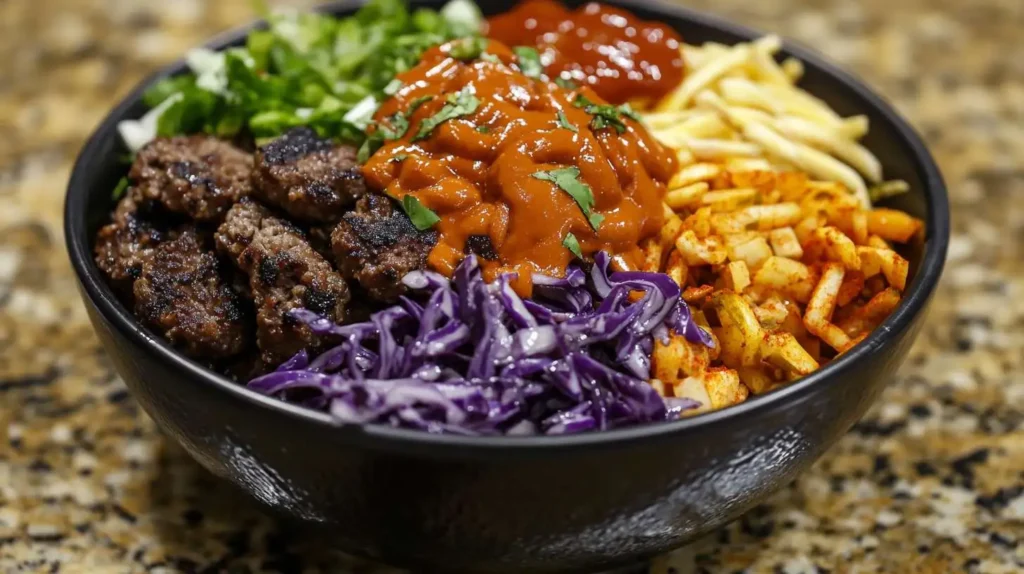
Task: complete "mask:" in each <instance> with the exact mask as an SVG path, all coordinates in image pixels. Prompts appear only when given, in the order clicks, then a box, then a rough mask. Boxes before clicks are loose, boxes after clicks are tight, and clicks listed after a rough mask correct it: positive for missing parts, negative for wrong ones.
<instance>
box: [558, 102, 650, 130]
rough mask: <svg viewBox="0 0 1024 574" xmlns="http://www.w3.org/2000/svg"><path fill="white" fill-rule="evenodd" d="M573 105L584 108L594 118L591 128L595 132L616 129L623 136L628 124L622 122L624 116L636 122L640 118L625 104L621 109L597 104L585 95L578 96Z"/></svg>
mask: <svg viewBox="0 0 1024 574" xmlns="http://www.w3.org/2000/svg"><path fill="white" fill-rule="evenodd" d="M572 105H574V106H576V107H577V108H582V109H583V111H585V112H587V113H588V114H590V115H591V116H593V119H592V120H591V121H590V127H591V128H592V129H595V130H599V129H602V128H614V129H615V131H617V132H619V133H620V134H621V133H623V132H625V131H626V124H625V123H624V122H623V121H622V116H626V117H628V118H631V119H634V120H639V117H640V116H639V115H637V113H636V112H635V111H633V108H630V107H629V105H628V104H623V105H622V106H619V107H615V106H613V105H610V104H595V103H594V102H592V101H590V100H589V99H587V97H586V96H584V95H583V94H579V95H577V96H576V99H575V100H574V101H573V103H572Z"/></svg>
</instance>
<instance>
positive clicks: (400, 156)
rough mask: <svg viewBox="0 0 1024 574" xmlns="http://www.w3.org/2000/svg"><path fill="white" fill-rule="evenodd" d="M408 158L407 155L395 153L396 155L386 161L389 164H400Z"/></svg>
mask: <svg viewBox="0 0 1024 574" xmlns="http://www.w3.org/2000/svg"><path fill="white" fill-rule="evenodd" d="M408 157H409V154H407V153H397V154H395V155H393V156H391V159H390V160H388V161H390V162H391V163H402V162H403V161H405V160H406V159H407V158H408Z"/></svg>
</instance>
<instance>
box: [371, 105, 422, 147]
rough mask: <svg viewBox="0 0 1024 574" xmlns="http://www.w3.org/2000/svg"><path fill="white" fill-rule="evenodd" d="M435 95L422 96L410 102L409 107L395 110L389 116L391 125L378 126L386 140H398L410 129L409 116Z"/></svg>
mask: <svg viewBox="0 0 1024 574" xmlns="http://www.w3.org/2000/svg"><path fill="white" fill-rule="evenodd" d="M432 98H433V96H420V97H418V98H416V99H415V100H413V101H412V102H410V103H409V107H408V108H407V109H405V110H404V111H399V112H395V113H394V114H393V115H391V116H390V117H389V118H388V123H389V124H390V126H385V125H383V124H381V125H380V126H378V129H379V130H380V132H381V134H382V135H383V136H384V139H385V140H397V139H399V138H401V137H403V136H404V135H405V132H407V131H409V116H411V115H413V114H414V113H415V112H416V110H417V109H418V108H419V107H420V106H422V105H423V104H425V103H427V102H429V101H430V100H431V99H432Z"/></svg>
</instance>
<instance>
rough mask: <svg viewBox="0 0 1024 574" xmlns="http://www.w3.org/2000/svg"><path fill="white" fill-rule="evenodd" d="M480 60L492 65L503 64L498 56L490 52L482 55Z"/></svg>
mask: <svg viewBox="0 0 1024 574" xmlns="http://www.w3.org/2000/svg"><path fill="white" fill-rule="evenodd" d="M480 59H481V60H483V61H485V62H490V63H492V64H500V63H501V58H499V57H498V56H497V54H492V53H490V52H484V53H483V54H480Z"/></svg>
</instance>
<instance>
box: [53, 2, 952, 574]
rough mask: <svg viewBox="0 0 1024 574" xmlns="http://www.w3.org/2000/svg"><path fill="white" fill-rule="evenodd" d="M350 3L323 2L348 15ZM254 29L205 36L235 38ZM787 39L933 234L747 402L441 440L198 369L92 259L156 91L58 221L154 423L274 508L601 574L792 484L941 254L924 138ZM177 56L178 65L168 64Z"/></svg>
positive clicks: (446, 563) (465, 556) (360, 549)
mask: <svg viewBox="0 0 1024 574" xmlns="http://www.w3.org/2000/svg"><path fill="white" fill-rule="evenodd" d="M613 3H614V4H620V5H622V6H624V7H626V8H627V9H629V10H632V11H634V12H635V13H637V14H638V15H640V16H641V17H643V18H648V19H656V20H661V21H664V22H666V23H668V24H670V25H672V26H674V27H675V28H676V29H678V30H679V31H680V32H681V33H682V34H683V36H684V37H685V38H686V39H687V40H688V41H689V42H692V43H699V42H704V41H711V40H713V41H718V42H723V43H734V42H738V41H745V40H750V39H752V38H755V37H757V36H758V34H756V33H755V32H753V31H751V30H747V29H745V28H741V27H739V26H736V25H733V24H729V23H726V22H722V21H719V20H716V19H714V18H711V17H708V16H706V15H703V14H698V13H694V12H691V11H689V10H686V9H684V8H678V7H669V6H661V5H656V4H654V3H651V2H642V1H639V0H634V1H621V0H620V1H618V2H613ZM418 4H425V5H434V6H437V5H439V4H440V2H422V3H418ZM493 4H494V3H491V5H490V6H489V8H491V9H495V7H494V6H493ZM356 5H357V2H352V1H348V2H341V3H337V4H333V5H330V6H328V7H326V8H325V10H327V11H329V12H334V13H339V14H343V13H347V12H350V11H351V10H353V8H354V7H355V6H356ZM244 35H245V30H241V31H237V32H234V33H231V34H229V35H227V36H225V37H223V38H220V39H219V40H217V41H215V42H213V43H212V44H210V46H212V47H215V48H221V47H224V46H228V45H235V44H239V43H241V42H242V40H243V38H244ZM786 52H787V54H788V55H792V56H796V57H797V58H799V59H800V60H802V61H803V62H804V64H805V65H806V70H807V72H806V76H805V79H804V81H803V82H802V85H803V86H804V87H805V88H806V89H808V90H810V91H811V92H812V93H814V94H816V95H817V96H819V97H821V98H823V99H824V100H826V101H827V102H828V103H829V104H831V105H832V106H833V107H834V108H835V109H836V110H837V111H839V112H840V113H843V114H858V113H859V114H865V115H867V116H868V118H869V119H870V121H871V133H870V135H869V136H868V137H867V139H866V145H867V146H868V147H869V148H870V149H872V150H873V151H874V152H875V153H876V154H877V155H878V157H880V158H881V159H882V161H883V163H884V166H885V170H886V173H887V175H888V176H889V177H893V178H901V179H904V180H906V181H908V182H909V183H910V187H911V189H912V192H911V193H910V194H907V195H905V196H902V197H900V198H899V199H898V200H897V201H896V203H895V206H896V207H899V208H901V209H905V210H906V211H908V212H910V213H912V214H914V215H916V216H917V217H920V218H923V219H924V220H925V221H926V224H927V238H926V240H925V241H924V243H923V244H922V245H920V246H918V247H917V248H916V249H912V250H911V253H910V254H909V256H910V258H911V259H912V263H913V267H912V269H913V272H914V277H913V280H912V282H911V284H910V287H909V288H908V289H907V291H906V294H905V297H904V300H903V302H902V303H901V304H900V306H899V308H898V309H897V310H896V311H895V312H894V313H893V314H892V316H891V317H889V318H888V320H886V321H885V323H884V324H883V325H882V326H881V327H879V328H878V329H877V330H876V331H875V332H874V333H872V334H871V336H870V337H868V338H867V340H866V341H864V342H863V343H861V344H860V345H857V346H856V347H855V348H854V349H853V350H851V351H850V352H849V353H847V354H846V355H844V356H843V357H841V358H840V359H839V360H837V361H834V362H833V363H831V364H829V365H828V366H826V367H825V368H823V369H821V370H819V371H817V372H815V373H814V374H812V375H811V376H809V377H806V378H804V379H802V380H800V381H798V382H796V383H794V384H792V385H790V386H788V387H786V388H783V389H780V390H777V391H774V392H771V393H768V394H766V395H763V396H759V397H755V398H752V399H751V400H749V401H747V402H745V403H743V404H741V405H739V406H736V407H732V408H729V409H725V410H722V411H718V412H714V413H709V414H704V415H700V416H697V417H694V418H689V419H684V420H680V421H676V422H671V423H663V424H655V425H649V426H643V427H638V428H631V429H626V430H617V431H611V432H604V433H595V434H585V435H579V436H562V437H534V438H467V437H458V436H435V435H431V434H426V433H420V432H415V431H407V430H397V429H392V428H385V427H365V428H363V427H355V426H347V427H339V426H338V425H336V424H333V423H332V422H331V420H330V418H328V417H327V416H326V415H324V414H320V413H315V412H309V411H306V410H303V409H301V408H298V407H295V406H291V405H287V404H284V403H282V402H279V401H277V400H275V399H271V398H267V397H264V396H261V395H258V394H256V393H254V392H251V391H248V390H246V389H245V388H243V387H242V386H239V385H237V384H234V383H232V382H230V381H228V380H227V379H225V378H224V377H222V376H220V375H218V374H216V373H214V372H211V371H209V370H206V369H204V368H203V367H201V366H200V365H198V364H196V363H194V362H192V361H190V360H189V359H187V358H185V357H183V356H182V355H180V354H179V353H177V352H176V351H175V350H174V349H172V348H171V347H170V346H169V345H168V344H166V343H165V342H164V341H163V340H161V339H159V338H157V337H155V336H153V335H152V334H151V333H149V332H147V331H146V330H145V329H143V328H141V327H140V326H139V324H138V323H137V322H136V320H135V319H134V317H133V316H132V314H131V313H130V312H129V311H128V310H127V309H125V308H124V307H123V306H122V305H121V304H120V303H119V302H118V300H117V298H116V297H115V295H114V293H113V292H112V291H111V289H110V288H109V287H108V286H107V284H106V283H105V281H104V278H103V276H102V275H101V273H100V271H99V270H98V269H97V268H96V266H95V265H94V264H93V260H92V255H91V253H92V249H91V246H92V241H93V236H94V234H95V232H96V230H97V229H98V227H99V226H100V225H101V223H102V222H103V220H104V219H105V218H107V217H108V213H109V212H110V210H111V207H112V200H111V197H110V192H111V190H112V189H113V188H114V186H115V184H116V182H117V180H118V179H119V178H120V177H121V176H122V175H123V173H124V171H125V168H124V165H123V164H122V163H121V160H120V158H121V157H122V154H123V148H122V146H121V144H120V140H119V137H118V135H117V130H116V124H117V122H118V121H120V120H122V119H126V118H135V117H138V116H139V115H141V114H142V113H143V111H144V108H143V106H142V104H141V103H140V101H139V98H140V94H141V92H142V89H143V87H144V86H140V88H139V89H137V90H135V91H134V92H133V93H132V94H131V95H130V96H128V97H127V98H126V99H125V100H124V101H123V102H122V103H121V104H119V105H118V106H117V108H115V109H114V111H113V112H112V113H111V114H110V115H109V116H107V118H106V119H105V120H103V123H102V124H101V125H100V127H99V129H97V130H96V133H95V134H93V136H92V137H91V138H90V139H89V141H88V143H87V144H86V145H85V148H84V149H83V150H82V152H81V155H80V156H79V158H78V162H77V164H76V165H75V168H74V171H73V173H72V176H71V183H70V186H69V190H68V196H67V204H66V213H65V230H66V235H67V244H68V250H69V251H70V254H71V261H72V263H73V264H74V267H75V271H76V272H77V274H78V279H79V281H80V284H81V290H82V295H83V299H84V300H85V302H86V306H87V307H88V311H89V316H90V318H91V320H92V322H93V325H94V326H95V328H96V332H97V333H98V334H99V337H100V340H101V341H102V342H103V345H104V347H105V348H106V350H107V352H109V353H110V356H111V358H112V360H113V362H114V365H115V367H116V369H117V371H118V373H120V375H121V376H122V377H123V378H124V380H125V382H126V383H127V384H128V387H129V388H130V389H131V391H132V393H133V394H134V396H135V398H136V399H137V400H138V401H139V403H140V404H141V405H142V406H143V408H145V410H146V412H148V413H149V414H150V416H152V417H153V418H154V419H155V420H156V422H157V424H158V425H159V426H160V428H161V429H163V430H164V431H165V432H166V433H167V434H169V435H170V436H172V437H174V439H175V440H177V441H178V442H180V443H181V444H182V445H184V447H185V449H186V450H187V451H188V452H189V453H190V454H191V455H192V456H193V457H195V459H196V460H198V461H199V462H200V463H201V464H202V465H203V466H205V467H206V468H208V469H209V470H210V471H212V472H213V473H214V474H217V475H218V476H222V477H224V478H226V479H228V480H230V481H231V482H233V483H235V484H237V485H238V486H240V487H241V488H242V489H243V490H245V491H247V492H249V493H250V494H251V495H252V496H253V497H254V498H256V499H257V500H259V501H260V502H262V503H263V504H265V505H268V506H269V507H271V508H273V509H274V510H276V511H279V512H280V513H283V514H285V515H288V516H291V517H294V518H298V519H300V520H301V521H303V522H306V523H310V524H314V525H319V526H320V527H322V529H323V530H324V531H325V532H328V533H329V534H330V536H331V537H332V538H333V540H334V544H336V546H337V548H339V549H342V550H346V551H349V552H352V553H355V554H358V555H363V556H368V557H371V558H375V559H378V560H381V561H384V562H387V563H390V564H396V565H401V566H410V567H418V568H423V569H428V570H431V571H436V570H453V571H469V570H472V571H477V572H523V571H549V572H564V571H570V570H585V569H597V568H606V567H610V566H614V565H617V564H623V563H628V562H631V561H637V560H641V559H643V558H646V557H650V556H653V555H656V554H658V553H662V552H665V551H668V550H671V549H673V548H676V547H678V546H680V545H682V544H685V543H686V542H688V541H690V540H693V539H694V538H695V537H697V536H700V535H701V534H704V533H707V532H709V531H711V530H713V529H715V528H717V527H719V526H721V525H723V524H725V523H727V522H729V521H731V520H733V519H735V518H736V517H737V516H739V515H740V514H741V513H743V512H744V511H746V510H748V509H749V508H751V507H752V506H754V505H755V504H757V503H758V502H760V501H761V500H763V499H764V498H765V497H767V496H768V495H769V494H770V493H772V492H774V491H776V490H778V489H779V488H781V487H783V486H784V485H785V484H786V483H787V482H789V481H790V480H792V479H793V478H794V477H795V476H796V475H797V474H798V473H800V472H801V471H803V470H804V469H806V468H807V467H808V466H810V465H811V463H813V462H814V460H815V459H817V458H818V457H819V456H820V455H821V454H822V453H823V452H824V451H825V450H826V449H828V448H829V447H830V446H831V445H832V444H833V443H835V441H836V440H837V439H838V438H839V437H840V436H841V435H842V434H843V433H845V432H846V431H847V430H848V429H849V428H850V427H851V426H852V425H853V424H854V422H856V421H857V420H858V419H859V418H860V417H861V416H862V415H863V414H864V412H865V410H867V408H868V406H869V405H871V403H872V402H873V401H874V400H875V398H876V397H877V396H878V394H879V393H880V392H881V390H882V388H883V387H884V385H885V383H886V382H887V381H888V380H889V378H890V377H891V376H892V375H893V372H894V371H895V370H896V368H897V367H898V366H899V364H900V362H901V361H902V360H903V358H904V357H905V356H906V354H907V351H908V349H909V347H910V345H911V342H912V341H913V339H914V337H915V335H916V334H917V332H918V330H919V328H920V326H921V322H922V319H923V317H924V311H925V307H926V305H927V303H928V301H929V299H930V297H931V295H932V292H933V291H934V289H935V286H936V283H937V282H938V280H939V275H940V273H941V271H942V265H943V260H944V259H945V253H946V245H947V242H948V237H949V206H948V201H947V197H946V189H945V187H944V184H943V182H942V178H941V176H940V174H939V171H938V169H937V167H936V166H935V163H934V161H933V160H932V158H931V156H930V155H929V153H928V151H927V150H926V149H925V146H924V145H923V143H922V142H921V140H920V139H919V137H918V136H917V135H916V134H915V133H914V131H913V130H912V129H911V128H910V126H908V125H907V123H906V122H905V121H904V120H903V119H901V118H900V117H899V116H898V115H897V114H896V112H895V111H893V109H892V108H891V107H890V106H889V105H888V104H887V103H885V102H884V101H883V100H882V99H881V98H879V97H878V96H877V95H875V94H873V93H872V92H871V90H869V89H868V88H867V87H866V86H864V85H863V84H862V83H861V82H859V81H858V80H856V79H854V78H853V77H851V76H850V75H849V74H847V73H845V72H842V71H840V70H838V69H836V68H835V67H834V66H832V65H830V64H828V63H826V62H825V61H823V60H822V59H821V58H820V57H819V56H817V55H815V54H814V53H811V52H809V51H807V50H805V49H803V48H800V47H797V46H793V45H791V44H789V45H787V50H786ZM183 68H184V65H183V64H182V63H181V62H178V63H176V64H174V65H172V66H170V67H169V68H167V69H165V70H163V71H162V72H160V73H159V74H158V75H157V76H156V77H160V76H164V75H167V74H174V73H178V72H180V71H182V69H183ZM156 77H154V78H152V79H151V81H152V80H153V79H156ZM148 83H149V82H147V83H146V84H148ZM144 85H145V84H144Z"/></svg>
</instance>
